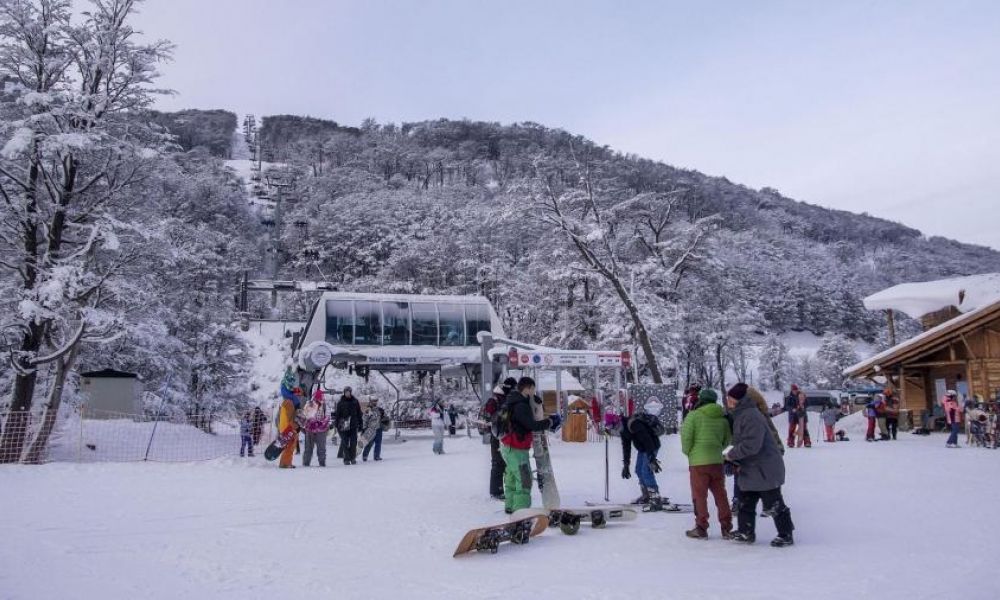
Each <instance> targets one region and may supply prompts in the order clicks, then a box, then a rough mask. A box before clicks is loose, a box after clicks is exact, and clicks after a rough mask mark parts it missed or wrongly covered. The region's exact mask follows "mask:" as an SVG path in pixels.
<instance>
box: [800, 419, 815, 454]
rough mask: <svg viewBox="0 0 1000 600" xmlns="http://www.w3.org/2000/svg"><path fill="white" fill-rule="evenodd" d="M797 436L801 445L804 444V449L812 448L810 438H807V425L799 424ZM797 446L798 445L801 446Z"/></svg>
mask: <svg viewBox="0 0 1000 600" xmlns="http://www.w3.org/2000/svg"><path fill="white" fill-rule="evenodd" d="M799 435H801V436H802V444H805V446H806V448H808V447H809V446H812V438H811V437H810V436H809V423H808V422H806V423H799ZM802 444H799V445H802Z"/></svg>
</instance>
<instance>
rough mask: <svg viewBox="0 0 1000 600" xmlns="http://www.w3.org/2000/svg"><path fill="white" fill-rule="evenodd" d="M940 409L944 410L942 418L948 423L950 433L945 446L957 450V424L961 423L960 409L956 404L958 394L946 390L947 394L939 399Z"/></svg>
mask: <svg viewBox="0 0 1000 600" xmlns="http://www.w3.org/2000/svg"><path fill="white" fill-rule="evenodd" d="M941 408H943V409H944V418H945V420H946V421H947V422H948V429H949V431H950V433H949V435H948V441H947V442H946V443H945V446H946V447H948V448H958V431H959V424H960V423H961V421H962V407H961V406H959V404H958V392H956V391H954V390H948V393H947V394H945V396H944V398H942V399H941Z"/></svg>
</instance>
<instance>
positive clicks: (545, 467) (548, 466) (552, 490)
mask: <svg viewBox="0 0 1000 600" xmlns="http://www.w3.org/2000/svg"><path fill="white" fill-rule="evenodd" d="M531 410H532V411H533V412H534V414H535V420H536V421H541V420H542V419H544V418H545V407H544V406H543V405H542V399H541V398H539V397H538V396H535V397H534V398H532V399H531ZM531 450H532V453H533V454H534V455H535V470H536V472H537V479H538V489H539V491H541V493H542V506H544V507H545V509H546V510H554V509H556V508H559V489H558V488H557V487H556V476H555V473H553V471H552V459H551V458H550V457H549V438H548V437H546V435H545V432H544V431H536V432H535V433H533V434H532V441H531Z"/></svg>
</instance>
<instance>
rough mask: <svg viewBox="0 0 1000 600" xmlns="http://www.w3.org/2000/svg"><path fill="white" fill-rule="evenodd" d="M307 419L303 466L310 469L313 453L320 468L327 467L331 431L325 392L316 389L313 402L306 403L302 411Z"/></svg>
mask: <svg viewBox="0 0 1000 600" xmlns="http://www.w3.org/2000/svg"><path fill="white" fill-rule="evenodd" d="M302 416H303V417H304V418H305V430H306V447H305V450H303V451H302V466H304V467H308V466H309V463H311V462H312V456H313V451H315V452H316V459H317V460H319V466H321V467H325V466H326V434H327V433H328V432H329V431H330V417H328V416H327V414H326V402H324V401H323V390H321V389H318V388H317V389H316V392H315V393H314V394H313V397H312V400H310V401H309V402H306V405H305V407H303V409H302Z"/></svg>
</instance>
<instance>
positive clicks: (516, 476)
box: [496, 377, 562, 514]
mask: <svg viewBox="0 0 1000 600" xmlns="http://www.w3.org/2000/svg"><path fill="white" fill-rule="evenodd" d="M535 398H536V397H535V380H534V379H532V378H530V377H522V378H521V379H519V380H518V382H517V385H516V386H515V387H514V389H512V390H511V391H510V393H509V394H508V395H507V400H506V401H505V402H504V405H503V406H502V407H501V408H500V412H499V414H498V415H497V418H496V425H497V428H496V434H497V436H498V437H499V438H500V444H501V448H500V454H501V455H502V456H503V460H504V464H506V468H505V470H504V477H503V488H504V490H503V491H504V512H506V513H507V514H511V513H513V512H514V511H516V510H520V509H522V508H529V507H530V506H531V482H532V479H533V477H532V473H531V462H530V461H529V459H528V450H529V449H530V448H531V445H532V442H533V441H534V435H533V434H534V432H536V431H545V430H546V429H549V430H552V431H555V430H556V429H558V428H559V424H560V423H561V422H562V419H561V418H560V417H559V415H552V416H550V417H547V418H545V419H541V420H536V419H535V412H534V410H532V408H531V404H530V403H531V402H533V401H535Z"/></svg>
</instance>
